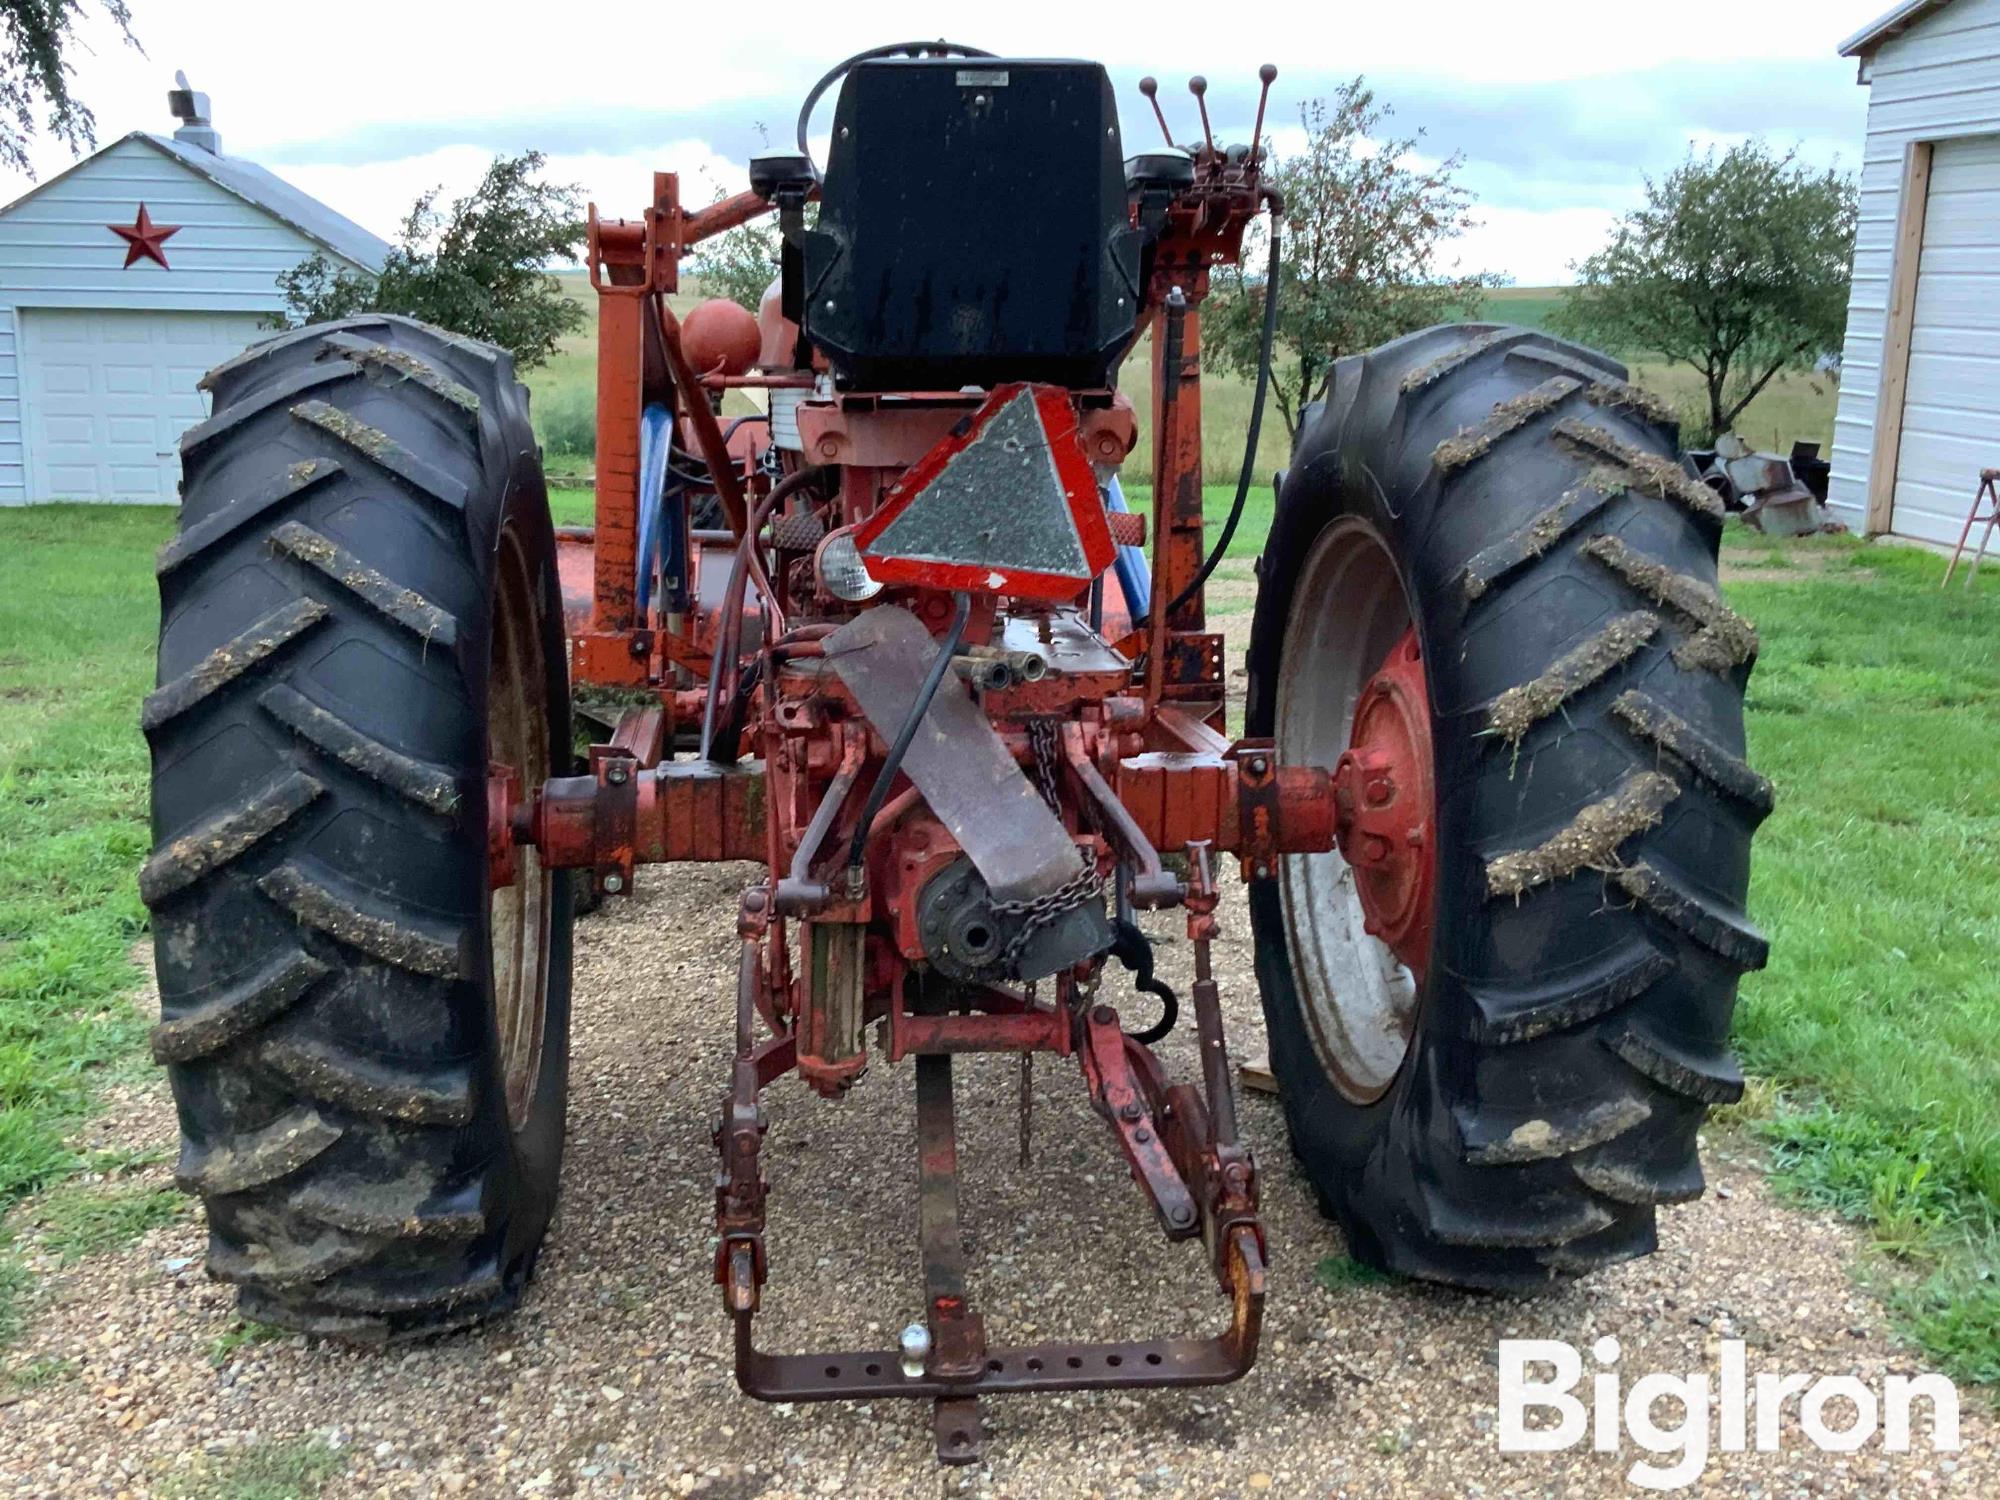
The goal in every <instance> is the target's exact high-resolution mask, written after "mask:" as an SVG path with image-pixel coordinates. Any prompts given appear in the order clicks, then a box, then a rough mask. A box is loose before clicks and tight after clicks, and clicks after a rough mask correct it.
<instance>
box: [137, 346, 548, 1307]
mask: <svg viewBox="0 0 2000 1500" xmlns="http://www.w3.org/2000/svg"><path fill="white" fill-rule="evenodd" d="M206 385H207V388H208V389H209V390H210V391H211V392H212V395H213V410H214V415H213V416H212V417H210V418H209V419H208V420H207V421H206V422H203V423H202V424H201V425H199V426H197V427H195V428H193V429H191V430H190V431H189V432H188V433H187V435H186V437H185V438H184V439H183V440H182V444H181V454H182V465H183V471H184V474H185V479H184V482H183V504H182V510H181V519H180V530H179V534H178V535H177V536H176V537H175V539H174V540H173V541H172V542H170V543H169V544H168V545H167V547H166V548H165V549H164V550H163V551H162V553H161V555H160V559H159V583H160V605H161V628H160V648H159V678H158V680H159V687H158V689H157V691H155V692H154V693H153V694H152V695H151V696H150V697H148V698H147V700H146V703H145V708H144V714H143V722H144V728H145V733H146V737H147V739H148V740H149V741H150V743H151V746H152V754H153V804H152V806H153V833H154V838H155V848H154V851H153V854H152V857H151V858H150V859H148V860H147V862H146V865H145V867H144V870H143V872H142V874H141V877H140V890H141V894H142V895H143V897H144V899H145V901H146V903H147V905H148V906H149V907H151V908H152V913H153V933H154V948H155V954H156V962H157V968H158V973H159V982H160V994H161V1002H162V1003H161V1013H162V1014H161V1021H160V1025H159V1027H158V1029H157V1030H156V1031H155V1032H154V1034H153V1052H154V1055H155V1056H156V1057H157V1058H158V1060H159V1061H161V1062H162V1063H164V1064H166V1065H167V1068H168V1070H169V1073H170V1075H171V1078H172V1082H173V1090H174V1097H175V1100H176V1102H177V1104H178V1108H179V1115H180V1126H181V1136H182V1146H181V1155H180V1161H179V1165H178V1168H177V1172H176V1175H177V1178H178V1180H179V1182H180V1183H181V1185H182V1186H183V1187H184V1188H186V1189H187V1190H189V1191H191V1192H195V1193H199V1194H200V1195H201V1197H202V1199H203V1200H204V1202H205V1204H206V1207H207V1213H208V1225H209V1251H208V1269H209V1272H210V1273H211V1274H212V1275H214V1276H216V1277H218V1278H220V1279H221V1280H224V1281H228V1282H233V1283H236V1284H237V1285H238V1286H239V1287H240V1288H241V1289H242V1290H241V1306H242V1310H243V1312H244V1313H245V1315H246V1316H251V1317H255V1318H258V1319H261V1320H264V1321H267V1322H272V1323H277V1324H282V1325H284V1326H287V1327H291V1328H298V1329H304V1330H306V1331H308V1332H314V1333H321V1334H328V1335H333V1336H337V1337H343V1338H348V1339H354V1340H361V1341H379V1340H384V1339H388V1338H394V1337H405V1336H412V1335H420V1334H425V1333H431V1332H436V1331H439V1330H442V1329H445V1328H450V1327H455V1326H458V1325H461V1324H464V1323H468V1322H471V1321H474V1320H476V1319H479V1318H481V1317H485V1316H488V1315H490V1314H493V1313H495V1312H498V1311H501V1310H503V1309H505V1308H507V1307H509V1306H511V1305H512V1304H513V1302H514V1301H515V1300H516V1299H517V1298H518V1296H519V1295H520V1292H521V1288H522V1286H523V1284H524V1283H525V1281H526V1279H527V1277H528V1274H529V1272H530V1270H531V1268H532V1266H533V1263H534V1259H535V1255H536V1252H537V1250H538V1249H539V1247H540V1245H541V1241H542V1237H543V1234H544V1232H545V1231H546V1229H547V1226H548V1222H549V1217H550V1214H551V1212H552V1210H553V1208H554V1204H555V1196H556V1182H557V1173H558V1167H559V1164H560V1161H561V1156H562V1144H563V1127H564V1093H565V1089H566V1085H567V1070H568V1020H569V1016H568V1011H569V932H570V902H569V899H568V893H567V890H566V888H565V883H564V881H563V880H562V878H561V877H556V876H550V875H547V874H546V873H544V872H541V871H539V870H538V869H537V868H536V867H535V866H534V865H533V860H532V853H531V852H528V854H527V859H526V862H525V864H524V868H523V871H522V877H521V882H520V883H519V885H518V886H517V887H515V888H513V889H511V890H510V891H504V892H500V893H491V894H490V893H489V889H488V885H489V880H488V868H487V832H486V821H487V765H488V761H489V758H499V759H505V760H526V761H527V762H529V764H527V765H525V766H523V767H522V769H523V770H524V771H525V772H526V773H527V778H528V779H529V780H530V781H531V782H532V779H533V778H534V777H535V775H536V774H537V764H536V762H537V760H538V759H539V774H542V775H546V774H548V773H549V771H550V769H552V768H554V767H555V762H554V760H553V757H554V756H555V755H556V754H557V753H558V752H560V753H562V754H563V755H565V756H566V755H567V752H568V746H569V724H568V712H569V710H568V703H569V700H568V686H567V672H566V667H565V665H564V658H563V642H562V634H561V608H560V601H559V598H558V596H557V593H556V580H555V571H554V566H553V558H554V540H553V535H552V533H551V530H550V524H549V517H548V502H547V496H546V493H545V491H544V489H543V486H542V479H541V471H540V464H539V460H538V458H537V455H536V450H535V445H534V439H533V436H532V433H531V431H530V429H529V427H528V420H527V399H526V395H525V393H524V392H523V391H522V389H521V387H520V386H519V385H518V384H516V382H515V380H514V374H513V366H512V361H511V360H510V359H509V358H508V357H507V356H506V355H504V354H501V353H499V352H498V351H496V350H493V349H491V348H488V347H486V346H484V345H479V344H475V343H472V342H470V341H468V340H463V339H459V338H455V337H453V336H450V335H447V334H444V333H441V332H439V331H437V330H435V329H431V328H427V327H425V326H423V325H420V324H417V323H413V322H410V321H408V320H405V319H398V318H365V319H357V320H353V321H350V322H345V323H336V324H329V325H324V326H321V327H315V328H310V329H305V330H302V331H300V332H296V333H292V334H287V335H284V336H282V337H280V338H277V339H274V340H272V341H270V342H267V343H264V344H261V345H258V346H256V347H254V348H253V349H251V350H250V351H248V352H247V353H246V354H244V355H242V356H240V357H239V358H237V359H236V360H233V361H231V362H230V363H229V364H226V365H224V366H222V367H221V368H219V369H217V370H216V371H214V372H212V373H211V374H210V375H209V377H208V378H207V381H206ZM496 996H504V997H508V998H507V999H506V1002H505V1003H502V1004H498V1005H496ZM524 1007H525V1009H524ZM503 1030H504V1032H505V1035H504V1036H503V1034H502V1033H503Z"/></svg>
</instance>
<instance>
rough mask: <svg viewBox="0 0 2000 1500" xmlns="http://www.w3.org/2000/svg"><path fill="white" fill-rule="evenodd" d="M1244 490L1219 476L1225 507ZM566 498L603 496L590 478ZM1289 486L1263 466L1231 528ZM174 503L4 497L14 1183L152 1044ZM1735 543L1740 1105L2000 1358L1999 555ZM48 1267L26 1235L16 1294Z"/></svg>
mask: <svg viewBox="0 0 2000 1500" xmlns="http://www.w3.org/2000/svg"><path fill="white" fill-rule="evenodd" d="M1232 492H1233V491H1232V489H1231V487H1229V486H1221V485H1218V486H1211V487H1210V489H1209V491H1208V500H1209V505H1210V514H1211V516H1213V517H1214V518H1215V520H1216V522H1217V524H1219V522H1220V518H1221V515H1222V513H1223V512H1224V510H1225V509H1226V507H1227V504H1228V500H1229V498H1230V496H1231V494H1232ZM1148 498H1149V497H1148V496H1147V495H1146V494H1145V493H1144V491H1137V492H1135V493H1134V494H1133V496H1132V499H1133V501H1134V502H1135V505H1138V506H1141V507H1143V506H1144V505H1145V504H1146V503H1147V502H1148ZM558 506H559V508H561V509H562V510H563V511H564V512H565V513H566V518H568V519H584V518H587V517H588V514H589V508H588V507H589V494H588V492H587V491H559V492H558ZM1270 512H1271V497H1270V492H1269V491H1268V490H1266V489H1259V490H1256V491H1254V492H1253V493H1252V495H1251V497H1250V503H1249V506H1248V508H1247V510H1246V515H1245V520H1244V524H1243V527H1242V529H1241V531H1240V532H1239V535H1238V537H1237V540H1236V543H1235V545H1234V546H1233V547H1232V548H1231V555H1232V556H1234V557H1236V558H1238V559H1242V558H1248V557H1250V556H1253V555H1254V554H1255V553H1256V551H1257V550H1258V548H1259V546H1260V544H1261V541H1262V538H1263V535H1264V532H1265V530H1266V528H1267V527H1268V525H1269V521H1270ZM170 529H171V520H170V517H169V514H168V513H167V512H165V511H158V510H139V509H126V508H117V507H50V508H44V509H33V510H8V511H0V1210H4V1208H5V1205H7V1204H9V1203H12V1202H14V1201H16V1200H18V1199H19V1198H20V1197H22V1196H23V1195H24V1194H27V1193H29V1192H32V1191H35V1190H36V1189H39V1188H44V1187H47V1186H50V1185H51V1184H56V1183H58V1182H60V1180H61V1179H63V1178H64V1177H65V1176H67V1175H69V1174H70V1173H72V1172H73V1171H74V1170H75V1169H76V1168H77V1167H79V1166H81V1165H84V1164H83V1163H79V1162H78V1161H77V1160H75V1159H74V1156H73V1154H72V1153H71V1152H70V1151H69V1149H68V1148H67V1147H66V1146H65V1145H64V1140H65V1137H66V1136H67V1135H68V1134H69V1133H70V1131H71V1130H72V1129H73V1127H74V1125H75V1124H76V1122H77V1121H78V1120H79V1119H80V1118H81V1117H82V1116H83V1115H84V1113H85V1112H86V1111H87V1109H88V1108H89V1105H90V1100H91V1096H92V1094H93V1092H94V1091H95V1090H96V1089H97V1088H98V1087H99V1086H100V1085H101V1084H102V1083H104V1082H105V1081H106V1080H108V1079H111V1078H114V1077H116V1076H118V1075H119V1074H120V1073H121V1071H124V1070H136V1069H138V1068H141V1067H144V1066H146V1064H145V1062H144V1057H143V1038H142V1036H141V1028H140V1026H139V1024H138V1022H137V1021H136V1020H135V1019H134V1017H133V1014H132V1012H131V1009H130V1007H129V1005H128V1004H127V1001H126V996H127V995H128V994H129V992H130V990H131V988H132V986H133V985H134V984H135V983H136V981H137V979H138V973H137V971H136V970H135V968H134V966H133V963H132V960H131V957H130V954H131V949H132V945H133V942H134V940H135V939H136V938H138V937H139V936H140V935H141V934H142V933H143V931H144V921H145V917H144V912H143V910H142V909H141V907H140V905H139V902H138V898H137V895H136V892H135V889H134V872H135V871H136V869H137V866H138V863H139V861H140V860H141V859H142V858H143V857H144V855H145V852H146V849H147V843H148V839H147V831H146V821H145V819H146V790H145V779H146V756H145V747H144V744H143V742H142V741H141V739H140V737H139V733H138V729H137V717H138V704H139V700H140V698H141V696H142V695H143V694H144V693H145V691H146V690H147V688H148V687H149V686H150V683H151V677H152V651H153V638H154V629H155V615H156V605H155V599H154V592H153V582H152V569H151V562H152V556H153V552H154V550H155V549H156V548H157V547H158V545H159V544H160V543H161V542H162V541H164V540H165V539H166V537H167V536H168V535H169V533H170ZM1725 556H1726V559H1727V561H1728V563H1729V565H1730V569H1731V572H1732V574H1733V575H1734V576H1735V578H1736V580H1737V581H1736V582H1734V583H1733V584H1732V586H1731V590H1730V592H1731V597H1732V599H1733V600H1734V601H1735V602H1736V603H1737V604H1738V605H1739V606H1740V607H1741V608H1742V609H1743V610H1744V611H1745V612H1746V613H1748V614H1749V615H1750V616H1751V617H1752V618H1753V619H1755V620H1756V621H1757V622H1758V624H1759V625H1760V627H1761V628H1762V631H1763V637H1764V651H1763V656H1762V660H1761V662H1760V664H1759V666H1758V669H1757V673H1756V676H1755V677H1754V678H1753V680H1752V685H1751V693H1750V737H1751V744H1752V753H1753V758H1754V759H1755V761H1756V762H1757V764H1758V765H1759V766H1760V767H1761V768H1762V769H1763V770H1764V771H1765V772H1766V773H1767V774H1769V775H1770V776H1772V777H1773V779H1774V780H1776V782H1777V783H1778V787H1779V792H1780V797H1779V806H1778V811H1777V813H1776V814H1775V815H1774V816H1773V817H1772V818H1771V820H1770V822H1769V823H1767V824H1766V825H1765V829H1764V832H1763V835H1762V839H1761V841H1760V843H1759V847H1758V856H1757V860H1756V864H1755V874H1754V880H1753V890H1752V896H1751V911H1752V915H1753V916H1754V917H1755V919H1756V920H1757V921H1758V922H1759V923H1760V924H1761V925H1762V926H1763V927H1764V928H1765V929H1766V930H1767V931H1768V932H1769V934H1770V936H1771V939H1772V954H1773V956H1772V962H1771V967H1770V968H1769V969H1768V970H1767V971H1766V972H1764V973H1762V974H1758V975H1753V976H1751V977H1750V978H1749V979H1748V980H1746V981H1745V984H1744V988H1743V1003H1742V1006H1741V1009H1740V1011H1739V1013H1738V1026H1737V1038H1738V1043H1739V1046H1740V1048H1741V1050H1742V1054H1743V1058H1744V1062H1745V1065H1746V1067H1747V1068H1748V1069H1749V1070H1750V1071H1751V1072H1752V1073H1753V1074H1755V1075H1757V1076H1759V1077H1761V1078H1763V1079H1768V1080H1771V1081H1772V1083H1773V1084H1774V1085H1775V1088H1774V1089H1764V1090H1760V1091H1759V1092H1758V1097H1759V1099H1760V1100H1761V1101H1762V1102H1763V1103H1764V1104H1765V1105H1766V1106H1767V1108H1765V1109H1763V1110H1758V1111H1740V1112H1741V1113H1744V1114H1746V1115H1748V1116H1751V1117H1753V1119H1754V1124H1753V1128H1754V1129H1755V1130H1757V1131H1758V1132H1759V1133H1760V1134H1761V1135H1762V1136H1763V1137H1764V1138H1765V1139H1766V1140H1767V1141H1768V1142H1769V1144H1770V1149H1771V1151H1772V1153H1773V1156H1774V1161H1775V1166H1776V1168H1777V1172H1778V1176H1779V1180H1780V1182H1781V1183H1782V1184H1784V1185H1785V1186H1786V1187H1787V1188H1788V1189H1790V1190H1791V1191H1793V1192H1796V1193H1798V1194H1800V1195H1802V1196H1803V1197H1805V1198H1806V1199H1808V1200H1809V1201H1812V1202H1815V1203H1818V1204H1822V1205H1825V1206H1828V1207H1831V1208H1834V1209H1837V1210H1838V1211H1840V1212H1842V1213H1844V1214H1847V1215H1849V1216H1850V1217H1853V1218H1855V1219H1857V1220H1859V1221H1862V1222H1865V1223H1867V1224H1868V1225H1870V1226H1871V1228H1872V1231H1873V1233H1874V1236H1875V1239H1876V1242H1877V1243H1878V1244H1879V1246H1880V1247H1881V1253H1880V1254H1879V1255H1878V1256H1876V1257H1875V1258H1874V1260H1873V1263H1872V1267H1871V1274H1872V1275H1873V1276H1874V1277H1875V1278H1876V1279H1877V1281H1878V1282H1879V1284H1880V1286H1881V1288H1882V1291H1883V1293H1884V1295H1885V1296H1886V1297H1887V1298H1888V1299H1889V1301H1890V1303H1891V1304H1892V1306H1893V1307H1894V1308H1895V1309H1896V1310H1897V1312H1898V1314H1899V1315H1900V1317H1901V1318H1902V1319H1903V1320H1904V1323H1905V1326H1906V1327H1908V1328H1909V1329H1910V1330H1911V1331H1913V1332H1914V1333H1915V1334H1916V1335H1917V1336H1918V1337H1919V1338H1920V1339H1921V1340H1922V1341H1923V1343H1924V1345H1925V1347H1926V1348H1927V1349H1928V1350H1929V1351H1930V1352H1931V1354H1932V1356H1933V1357H1935V1358H1936V1359H1938V1360H1940V1361H1941V1362H1942V1363H1943V1364H1944V1365H1945V1367H1946V1368H1948V1369H1949V1370H1951V1371H1952V1373H1953V1374H1955V1375H1958V1376H1962V1377H1966V1376H1969V1377H1973V1378H1977V1379H1980V1380H1984V1381H1987V1382H2000V1281H1996V1280H1995V1277H1994V1272H1995V1270H1996V1265H2000V1260H1996V1256H1997V1255H2000V1111H1996V1108H1995V1105H1996V1101H2000V780H1996V779H1995V777H1994V776H1993V774H1992V770H1991V767H1992V755H1993V749H1994V746H1996V745H2000V654H1996V653H1995V651H1994V650H1993V647H1992V642H1993V641H1995V640H1996V639H2000V582H1996V581H1995V574H1994V573H1992V572H1989V575H1988V577H1987V578H1986V580H1985V581H1984V584H1983V586H1982V588H1981V589H1980V591H1979V592H1978V593H1976V594H1967V593H1965V592H1963V591H1962V590H1957V589H1955V590H1953V591H1952V592H1950V593H1945V592H1942V591H1940V590H1939V589H1938V587H1937V583H1938V579H1939V577H1940V575H1941V573H1942V570H1943V563H1942V561H1941V560H1940V559H1938V558H1936V557H1934V556H1932V555H1931V554H1928V553H1925V552H1919V551H1915V550H1912V549H1907V548H1901V547H1894V546H1884V545H1864V544H1862V543H1860V542H1857V541H1854V540H1851V539H1816V540H1812V541H1807V542H1800V543H1787V544H1777V543H1771V542H1766V541H1764V540H1763V539H1762V538H1759V537H1756V536H1754V535H1752V534H1749V533H1745V532H1744V531H1742V530H1741V529H1740V528H1733V529H1732V531H1731V533H1730V539H1729V542H1728V544H1727V549H1726V554H1725ZM1774 1094H1775V1096H1776V1097H1775V1103H1773V1102H1772V1100H1773V1095H1774ZM101 1165H102V1164H100V1166H101ZM81 1186H82V1185H81V1184H71V1185H68V1186H64V1187H62V1188H61V1189H60V1192H59V1193H57V1194H51V1195H45V1196H44V1197H43V1198H42V1199H40V1200H38V1202H39V1203H40V1204H41V1205H42V1206H41V1209H40V1210H39V1213H38V1217H37V1219H36V1221H35V1223H33V1224H25V1223H21V1222H18V1221H19V1218H20V1216H19V1215H18V1214H17V1215H16V1216H15V1219H14V1220H12V1221H0V1242H4V1241H5V1240H7V1239H8V1238H9V1237H18V1236H20V1235H24V1234H28V1233H35V1234H37V1235H38V1236H39V1237H40V1238H41V1240H42V1242H43V1244H44V1247H45V1248H47V1249H50V1250H54V1251H56V1252H57V1253H59V1254H66V1253H70V1252H71V1251H72V1250H74V1251H75V1252H76V1253H84V1252H85V1251H87V1249H88V1248H89V1247H91V1246H94V1245H97V1244H100V1243H103V1242H105V1241H106V1239H107V1238H112V1239H115V1238H116V1237H117V1236H119V1235H123V1234H127V1233H130V1232H139V1231H143V1229H144V1228H145V1227H146V1226H147V1225H149V1224H151V1223H154V1222H157V1221H158V1220H159V1218H160V1216H162V1215H163V1214H165V1213H166V1212H167V1206H166V1205H165V1204H163V1203H160V1202H157V1201H155V1200H154V1199H153V1198H151V1197H150V1196H148V1195H143V1194H138V1193H125V1192H121V1191H112V1192H110V1193H108V1194H104V1195H84V1194H80V1188H81ZM65 1195H71V1196H65ZM72 1197H73V1199H74V1201H72ZM21 1280H22V1277H21V1273H20V1269H19V1267H18V1265H12V1264H10V1263H9V1262H8V1261H7V1259H6V1257H5V1254H4V1251H0V1302H4V1300H5V1293H6V1291H7V1289H8V1288H10V1287H17V1286H18V1285H19V1284H20V1282H21ZM4 1316H5V1314H4V1308H0V1323H4Z"/></svg>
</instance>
